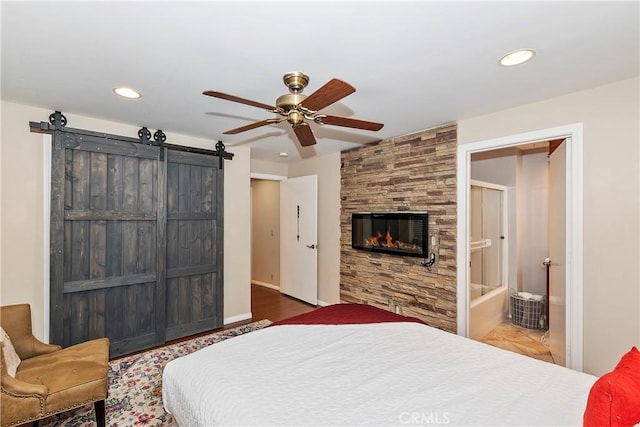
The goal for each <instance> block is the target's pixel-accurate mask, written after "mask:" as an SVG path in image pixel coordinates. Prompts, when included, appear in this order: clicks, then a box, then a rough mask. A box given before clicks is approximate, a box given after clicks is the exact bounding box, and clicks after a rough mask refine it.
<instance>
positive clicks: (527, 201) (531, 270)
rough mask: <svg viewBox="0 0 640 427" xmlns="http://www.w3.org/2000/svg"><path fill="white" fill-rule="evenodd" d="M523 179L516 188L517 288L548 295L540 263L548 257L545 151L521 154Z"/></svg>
mask: <svg viewBox="0 0 640 427" xmlns="http://www.w3.org/2000/svg"><path fill="white" fill-rule="evenodd" d="M520 173H521V175H522V180H521V181H520V186H519V187H518V189H517V196H516V197H518V198H521V199H522V203H521V204H520V206H521V207H522V209H521V211H520V212H519V214H518V227H519V228H520V229H521V230H522V233H521V235H520V237H521V239H520V240H519V241H518V245H520V254H521V257H522V260H521V262H522V279H521V280H522V283H521V286H520V287H519V289H521V290H523V291H525V292H531V293H533V294H537V295H546V294H547V268H546V266H544V265H543V264H542V262H543V261H544V259H545V258H546V257H547V256H549V249H548V248H549V239H548V232H549V227H548V223H549V204H548V199H549V190H548V188H549V179H548V177H549V174H548V162H547V152H546V151H545V152H542V153H532V154H528V153H526V152H525V153H523V155H522V166H521V168H520Z"/></svg>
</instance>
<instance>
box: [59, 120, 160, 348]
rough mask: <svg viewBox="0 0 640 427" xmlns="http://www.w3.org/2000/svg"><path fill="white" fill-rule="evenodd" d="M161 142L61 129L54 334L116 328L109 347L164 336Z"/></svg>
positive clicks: (93, 333)
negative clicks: (138, 140)
mask: <svg viewBox="0 0 640 427" xmlns="http://www.w3.org/2000/svg"><path fill="white" fill-rule="evenodd" d="M159 153H160V148H159V147H155V146H151V145H143V144H137V143H134V142H131V141H128V140H126V139H123V140H113V139H106V138H105V137H103V136H98V135H96V136H94V135H79V134H72V133H64V132H56V133H55V134H54V138H53V150H52V169H51V170H52V177H51V181H52V199H51V294H50V298H51V333H50V336H51V341H52V342H54V343H57V344H61V345H63V346H65V347H66V346H69V345H72V344H76V343H79V342H83V341H87V340H90V339H93V338H98V337H109V338H110V340H111V355H112V356H114V355H119V354H125V353H130V352H133V351H136V350H139V349H142V348H146V347H150V346H153V345H155V344H159V343H162V342H164V312H165V311H164V304H165V291H164V285H165V283H164V277H163V274H164V257H165V254H164V252H165V249H164V246H165V241H164V238H163V237H164V227H165V211H166V204H165V202H164V194H165V184H166V179H165V173H166V172H165V167H166V166H165V165H166V163H164V162H161V161H159Z"/></svg>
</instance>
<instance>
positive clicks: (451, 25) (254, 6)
mask: <svg viewBox="0 0 640 427" xmlns="http://www.w3.org/2000/svg"><path fill="white" fill-rule="evenodd" d="M639 6H640V3H639V2H638V1H627V2H610V1H607V2H591V1H590V2H577V1H572V2H551V1H548V2H539V1H538V2H518V1H512V2H505V1H502V2H479V1H476V2H415V1H414V2H363V1H360V2H339V3H337V2H327V1H325V2H306V1H288V2H269V1H261V2H212V1H210V2H149V1H146V2H52V1H49V2H8V1H2V3H1V6H0V7H1V10H0V13H1V15H2V30H1V31H2V33H1V34H2V51H1V52H2V63H1V65H2V86H1V89H2V99H3V100H7V101H12V102H18V103H24V104H30V105H35V106H40V107H44V108H47V109H50V110H52V111H53V110H54V109H57V110H61V111H62V112H63V113H75V114H81V115H85V116H91V117H98V118H102V119H107V120H112V121H118V122H123V123H130V124H133V125H136V126H147V127H149V128H150V129H152V130H153V129H163V130H164V131H165V132H176V133H182V134H186V135H193V136H198V137H203V138H207V139H211V140H212V148H213V144H214V141H216V140H222V141H223V142H225V144H227V146H228V149H229V151H233V149H232V146H233V145H243V146H248V147H251V150H252V157H253V158H257V159H263V160H269V161H295V160H298V159H300V158H301V157H303V158H304V157H309V156H313V155H322V154H327V153H329V152H335V151H341V150H345V149H349V148H352V147H356V146H358V145H360V144H364V143H368V142H372V141H377V140H379V139H383V138H387V137H392V136H397V135H402V134H406V133H411V132H415V131H418V130H422V129H426V128H429V127H433V126H437V125H439V124H443V123H447V122H452V121H457V120H460V119H465V118H469V117H474V116H477V115H481V114H484V113H489V112H493V111H497V110H501V109H505V108H509V107H513V106H516V105H520V104H524V103H529V102H534V101H538V100H543V99H546V98H550V97H554V96H558V95H562V94H565V93H570V92H575V91H579V90H582V89H587V88H591V87H595V86H598V85H602V84H605V83H608V82H613V81H616V80H622V79H625V78H631V77H634V76H637V75H639V74H640V71H639V62H640V59H639V55H640V53H639V52H640V36H639V31H640V30H639V28H640V12H639V11H640V8H639ZM523 47H529V48H533V49H535V50H536V51H537V55H536V57H535V59H534V60H533V61H532V62H529V63H527V64H524V65H520V66H517V67H513V68H503V67H500V66H498V65H497V61H498V59H499V58H500V57H501V56H502V55H503V54H505V53H507V52H510V51H513V50H515V49H518V48H523ZM288 71H303V72H305V73H306V74H308V75H309V76H310V77H311V80H310V83H309V86H308V87H307V89H306V90H305V94H307V95H309V94H311V93H312V92H313V91H315V90H316V89H318V88H319V87H320V86H322V85H323V84H324V83H326V82H327V81H328V80H330V79H331V78H334V77H336V78H340V79H342V80H345V81H347V82H349V83H351V84H352V85H353V86H355V88H356V92H355V93H354V94H351V95H349V96H348V97H346V98H344V99H342V100H341V101H339V102H338V103H336V104H334V105H332V106H330V107H327V108H326V109H324V110H322V112H323V113H328V114H333V115H340V116H348V117H354V118H358V119H364V120H370V121H376V122H382V123H384V124H385V126H384V128H383V129H382V130H381V131H379V132H368V131H358V130H351V129H348V128H342V127H335V126H323V127H320V126H319V125H315V124H312V127H313V131H314V133H315V135H316V138H317V140H318V144H317V145H315V146H313V147H308V148H305V149H302V148H301V147H300V146H299V144H298V143H297V142H296V140H295V138H294V135H293V132H291V130H290V129H289V128H290V126H289V125H288V124H287V123H286V122H283V123H280V124H277V125H269V126H265V127H261V128H258V129H254V130H251V131H248V132H245V133H241V134H237V135H223V134H222V133H223V132H224V131H226V130H229V129H232V128H236V127H239V126H243V125H245V124H249V123H251V122H253V121H258V120H263V119H267V118H271V117H275V115H274V114H273V113H269V112H266V111H264V110H261V109H259V108H255V107H251V106H247V105H242V104H238V103H234V102H229V101H224V100H220V99H215V98H211V97H207V96H203V95H202V92H203V91H204V90H216V91H221V92H225V93H228V94H232V95H236V96H239V97H242V98H248V99H251V100H255V101H259V102H262V103H266V104H273V103H274V102H275V99H276V98H277V97H278V96H280V95H282V94H285V93H287V92H288V91H287V88H286V87H285V86H284V84H283V82H282V76H283V74H284V73H285V72H288ZM118 85H128V86H131V87H133V88H135V89H137V90H139V91H140V92H141V93H142V94H143V97H142V98H141V99H140V100H135V101H132V100H126V99H122V98H118V97H116V96H115V95H113V94H112V92H111V90H112V88H113V87H114V86H118ZM34 119H35V120H37V119H38V118H34ZM69 126H72V127H73V123H69ZM131 136H135V135H131ZM168 142H173V143H179V141H168ZM281 151H286V152H288V153H289V158H288V159H281V158H280V157H278V153H279V152H281Z"/></svg>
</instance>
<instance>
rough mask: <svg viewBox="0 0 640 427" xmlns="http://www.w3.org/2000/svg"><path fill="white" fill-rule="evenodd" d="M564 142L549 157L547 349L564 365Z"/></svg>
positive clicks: (565, 273) (565, 234) (565, 257)
mask: <svg viewBox="0 0 640 427" xmlns="http://www.w3.org/2000/svg"><path fill="white" fill-rule="evenodd" d="M566 146H567V144H566V142H563V143H562V144H560V145H559V146H558V148H556V149H555V151H554V152H553V153H551V155H550V156H549V229H548V230H549V231H548V232H549V258H550V261H551V267H550V269H549V295H548V301H549V348H550V350H551V355H552V356H553V360H554V361H555V363H556V364H558V365H562V366H566V349H567V346H566V301H567V299H566V277H567V263H566V259H567V256H566V236H567V233H566V203H567V202H566V174H565V170H566V159H567V156H566Z"/></svg>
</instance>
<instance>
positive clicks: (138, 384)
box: [40, 320, 272, 427]
mask: <svg viewBox="0 0 640 427" xmlns="http://www.w3.org/2000/svg"><path fill="white" fill-rule="evenodd" d="M271 323H272V322H271V321H270V320H260V321H259V322H253V323H250V324H248V325H244V326H238V327H236V328H233V329H228V330H225V331H221V332H214V333H211V334H209V335H203V336H201V337H198V338H193V339H191V340H188V341H184V342H181V343H178V344H172V345H168V346H164V347H160V348H157V349H154V350H149V351H146V352H144V353H140V354H135V355H132V356H126V357H123V358H120V359H116V360H113V361H111V362H109V397H108V398H107V401H106V411H107V425H108V426H110V427H135V426H163V427H164V426H173V425H174V422H173V417H172V416H171V415H169V414H167V413H166V412H165V411H164V408H163V407H162V370H163V368H164V366H165V365H166V364H167V363H168V362H170V361H171V360H173V359H176V358H178V357H181V356H184V355H186V354H189V353H192V352H194V351H196V350H199V349H201V348H203V347H206V346H209V345H212V344H215V343H217V342H220V341H224V340H226V339H227V338H232V337H235V336H238V335H242V334H246V333H247V332H252V331H256V330H258V329H262V328H264V327H265V326H269V325H270V324H271ZM95 419H96V418H95V412H94V409H93V404H91V405H87V406H85V407H82V408H78V409H76V410H75V411H69V412H65V413H63V414H58V415H54V416H51V417H49V418H46V419H44V420H42V421H41V422H40V426H46V427H62V426H64V427H93V426H95Z"/></svg>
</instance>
